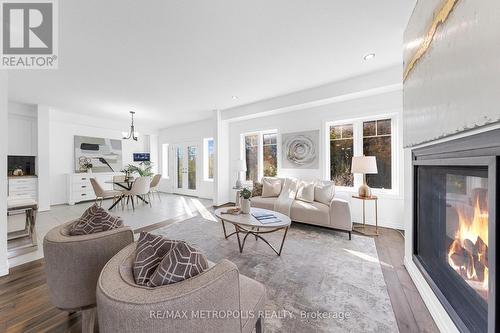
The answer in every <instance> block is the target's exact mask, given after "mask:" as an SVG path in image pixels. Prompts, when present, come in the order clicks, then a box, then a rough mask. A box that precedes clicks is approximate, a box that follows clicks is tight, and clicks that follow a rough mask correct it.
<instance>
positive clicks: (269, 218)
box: [252, 209, 281, 224]
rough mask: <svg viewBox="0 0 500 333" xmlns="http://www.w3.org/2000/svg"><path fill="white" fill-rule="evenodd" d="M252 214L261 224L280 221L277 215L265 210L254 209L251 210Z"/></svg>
mask: <svg viewBox="0 0 500 333" xmlns="http://www.w3.org/2000/svg"><path fill="white" fill-rule="evenodd" d="M252 216H253V217H255V218H256V219H257V221H259V222H260V223H262V224H271V223H278V222H281V220H280V219H279V218H278V217H276V215H274V214H273V213H271V212H269V211H266V210H260V209H254V210H253V211H252Z"/></svg>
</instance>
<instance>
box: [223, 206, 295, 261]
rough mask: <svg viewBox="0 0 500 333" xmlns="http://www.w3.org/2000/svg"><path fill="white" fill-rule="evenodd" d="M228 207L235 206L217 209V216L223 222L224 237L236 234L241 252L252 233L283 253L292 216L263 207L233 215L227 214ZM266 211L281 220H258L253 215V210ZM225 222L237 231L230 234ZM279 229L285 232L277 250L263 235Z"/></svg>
mask: <svg viewBox="0 0 500 333" xmlns="http://www.w3.org/2000/svg"><path fill="white" fill-rule="evenodd" d="M228 208H234V207H226V208H219V209H217V210H216V211H215V216H217V217H218V218H219V219H220V220H221V223H222V230H223V231H224V238H225V239H227V238H228V237H231V236H232V235H236V238H237V239H238V247H239V249H240V253H242V252H243V247H244V246H245V242H246V240H247V237H248V236H249V235H252V236H254V237H255V240H257V239H259V238H260V239H262V240H263V241H264V243H266V244H267V245H269V247H271V249H273V251H274V252H275V253H276V254H277V255H279V256H280V255H281V251H282V250H283V244H285V238H286V234H287V232H288V228H289V227H290V224H291V223H292V221H291V220H290V218H289V217H288V216H286V215H284V214H281V213H278V212H275V211H272V210H268V209H261V208H252V209H251V211H250V214H239V215H232V214H227V213H226V211H227V210H228ZM256 211H258V212H265V213H269V214H273V215H274V216H276V218H278V219H279V220H280V221H279V222H275V223H262V222H260V221H259V220H257V219H256V218H255V217H254V216H253V215H252V212H254V213H255V212H256ZM225 222H227V223H230V224H232V225H233V226H234V229H235V231H234V232H232V233H230V234H229V235H228V234H227V232H226V225H225ZM279 230H284V231H285V233H284V234H283V240H282V241H281V245H280V248H279V250H276V249H275V248H274V246H272V245H271V244H270V243H269V242H268V241H267V240H266V239H265V238H264V237H262V236H261V235H263V234H269V233H272V232H276V231H279ZM240 234H242V235H244V237H243V241H242V240H241V238H240Z"/></svg>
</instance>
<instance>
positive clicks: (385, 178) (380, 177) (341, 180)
mask: <svg viewBox="0 0 500 333" xmlns="http://www.w3.org/2000/svg"><path fill="white" fill-rule="evenodd" d="M392 127H393V119H392V118H389V117H387V118H383V119H375V120H372V119H360V120H353V121H349V122H346V123H334V124H329V125H328V128H327V129H328V133H329V138H328V139H329V143H330V144H329V152H328V154H329V158H330V162H329V167H330V179H331V180H333V181H335V184H337V185H338V186H345V187H358V186H359V185H361V182H362V178H361V177H359V178H357V177H354V175H353V174H351V163H352V157H353V156H362V155H365V156H375V157H376V158H377V169H378V173H377V174H375V175H366V182H367V184H368V186H370V187H371V188H375V189H386V190H391V189H392V188H393V174H394V172H393V169H392V168H393V164H394V163H393V161H394V156H393V152H392V150H393V140H392V133H393V128H392Z"/></svg>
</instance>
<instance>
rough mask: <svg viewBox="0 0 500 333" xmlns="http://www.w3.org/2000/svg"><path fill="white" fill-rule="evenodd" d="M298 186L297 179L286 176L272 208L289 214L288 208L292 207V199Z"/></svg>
mask: <svg viewBox="0 0 500 333" xmlns="http://www.w3.org/2000/svg"><path fill="white" fill-rule="evenodd" d="M298 187H299V180H298V179H295V178H286V179H285V184H283V188H282V189H281V193H280V196H279V197H278V199H277V200H276V202H275V203H274V210H275V211H276V212H278V213H281V214H285V215H286V216H290V209H291V208H292V204H293V201H294V200H295V196H296V195H297V189H298Z"/></svg>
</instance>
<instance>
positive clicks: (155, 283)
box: [148, 241, 208, 287]
mask: <svg viewBox="0 0 500 333" xmlns="http://www.w3.org/2000/svg"><path fill="white" fill-rule="evenodd" d="M207 268H208V260H207V258H206V257H205V255H204V254H203V253H201V251H200V250H198V249H196V248H194V247H192V246H191V245H189V244H188V243H186V242H183V241H180V242H178V243H176V244H175V245H174V246H173V247H172V249H171V250H170V251H169V252H168V253H167V254H166V255H165V257H163V259H162V260H161V262H160V264H159V265H158V268H157V269H156V271H155V272H154V273H153V275H152V276H151V278H150V280H149V283H148V286H149V287H159V286H164V285H167V284H172V283H176V282H180V281H184V280H186V279H189V278H192V277H193V276H196V275H198V274H200V273H201V272H203V271H204V270H206V269H207Z"/></svg>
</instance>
